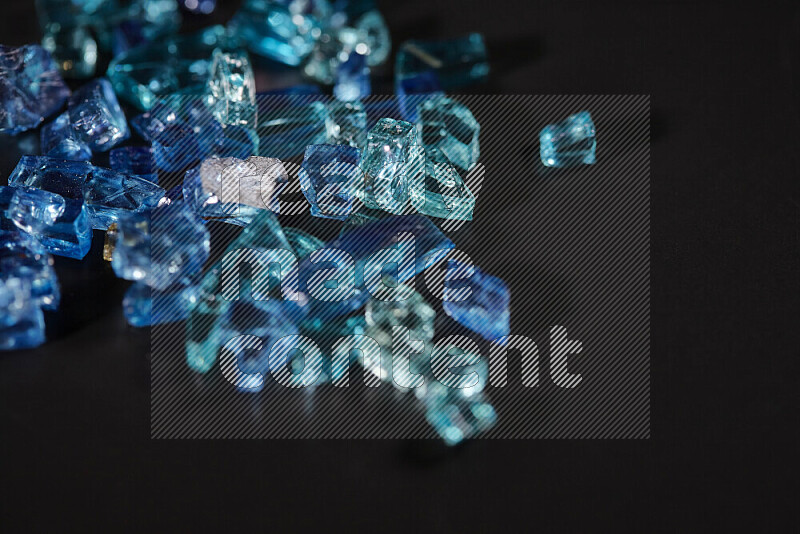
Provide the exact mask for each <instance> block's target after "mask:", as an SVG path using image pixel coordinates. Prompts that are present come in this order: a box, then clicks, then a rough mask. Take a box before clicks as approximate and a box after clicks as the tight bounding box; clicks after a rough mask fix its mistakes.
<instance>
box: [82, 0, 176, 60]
mask: <svg viewBox="0 0 800 534" xmlns="http://www.w3.org/2000/svg"><path fill="white" fill-rule="evenodd" d="M123 4H124V5H123V6H122V7H121V8H120V7H115V6H114V2H108V3H104V4H103V5H102V6H101V8H100V9H99V10H98V11H97V12H96V13H95V14H94V15H92V16H91V17H90V18H89V21H90V22H89V24H90V25H91V26H92V29H93V30H94V31H95V34H96V35H97V37H98V41H99V44H100V46H101V47H102V48H103V49H104V50H114V48H115V46H118V45H119V44H120V43H119V42H118V41H117V39H118V37H119V36H120V34H119V32H118V30H120V29H122V31H123V32H124V36H125V40H126V41H127V43H124V44H127V45H129V46H128V49H130V48H135V46H137V45H138V44H143V43H147V42H150V41H154V40H157V39H158V38H163V36H166V35H171V34H174V33H176V32H177V31H178V29H179V28H180V25H181V15H180V12H179V11H178V2H177V0H125V1H124V2H123ZM117 51H119V52H124V50H117ZM114 55H115V56H116V55H117V54H116V52H115V53H114Z"/></svg>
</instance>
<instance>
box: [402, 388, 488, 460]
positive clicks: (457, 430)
mask: <svg viewBox="0 0 800 534" xmlns="http://www.w3.org/2000/svg"><path fill="white" fill-rule="evenodd" d="M416 393H417V396H418V397H419V398H420V400H421V403H422V405H423V406H424V408H425V418H426V419H427V421H428V423H429V424H430V425H431V426H432V427H433V429H434V431H435V432H436V433H437V434H438V435H439V437H441V438H442V440H444V442H445V444H446V445H449V446H454V445H458V444H459V443H461V442H462V441H464V440H465V439H469V438H473V437H475V436H476V435H478V434H479V433H481V432H485V431H487V430H489V429H491V428H492V427H493V426H494V425H495V424H496V423H497V412H496V411H495V409H494V406H492V404H491V403H490V402H489V400H488V399H487V398H486V396H485V395H484V394H483V393H470V392H469V390H467V389H459V388H455V387H448V386H445V385H444V384H441V383H439V382H436V381H432V382H430V383H429V384H428V385H427V386H426V387H423V388H418V389H417V390H416Z"/></svg>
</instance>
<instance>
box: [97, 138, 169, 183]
mask: <svg viewBox="0 0 800 534" xmlns="http://www.w3.org/2000/svg"><path fill="white" fill-rule="evenodd" d="M108 161H109V165H111V168H112V169H113V170H115V171H118V172H121V173H123V174H130V175H133V176H138V177H140V178H144V179H145V180H147V181H148V182H153V183H154V184H157V183H158V169H156V160H155V156H154V155H153V148H152V147H149V146H126V147H122V148H115V149H114V150H112V151H111V152H109V153H108Z"/></svg>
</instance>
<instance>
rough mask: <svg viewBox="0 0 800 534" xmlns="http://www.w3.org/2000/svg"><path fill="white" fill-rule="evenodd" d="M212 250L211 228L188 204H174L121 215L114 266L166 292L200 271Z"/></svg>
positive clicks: (120, 273)
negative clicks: (209, 229) (207, 226)
mask: <svg viewBox="0 0 800 534" xmlns="http://www.w3.org/2000/svg"><path fill="white" fill-rule="evenodd" d="M209 252H210V241H209V233H208V229H207V228H206V227H205V225H204V224H203V223H202V221H200V219H199V218H198V217H197V215H195V213H194V212H193V211H191V210H190V209H188V208H187V206H186V205H185V204H183V203H174V204H169V205H166V206H162V207H159V208H157V209H154V210H152V211H150V212H149V213H146V214H145V213H133V214H127V215H125V216H123V217H120V218H119V220H118V221H117V238H116V244H115V246H114V252H113V254H112V259H111V267H112V268H113V269H114V272H115V273H116V274H117V276H119V277H120V278H125V279H127V280H133V281H136V282H143V283H145V284H147V285H148V286H150V287H153V288H155V289H157V290H162V291H163V290H166V289H167V288H168V287H170V286H171V285H173V284H175V283H177V282H178V281H179V280H181V279H182V278H183V277H184V276H188V275H193V274H195V273H198V272H200V270H202V268H203V265H204V264H205V262H206V260H207V259H208V255H209Z"/></svg>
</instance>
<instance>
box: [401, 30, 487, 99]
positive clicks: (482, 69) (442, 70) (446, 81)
mask: <svg viewBox="0 0 800 534" xmlns="http://www.w3.org/2000/svg"><path fill="white" fill-rule="evenodd" d="M427 71H433V72H434V73H435V74H436V76H437V77H438V79H439V83H440V84H441V86H442V89H444V90H445V91H447V90H450V89H454V88H457V87H461V86H464V85H468V84H471V83H477V82H483V81H485V80H486V78H487V76H488V75H489V62H488V60H487V58H486V44H485V43H484V41H483V36H482V35H481V34H479V33H471V34H469V35H466V36H464V37H460V38H457V39H448V40H441V41H416V40H412V41H406V42H404V43H403V44H402V45H400V50H399V51H398V52H397V61H396V63H395V76H396V79H397V80H398V83H399V82H400V81H402V80H404V79H406V78H413V77H415V76H418V75H420V74H422V73H424V72H427Z"/></svg>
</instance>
